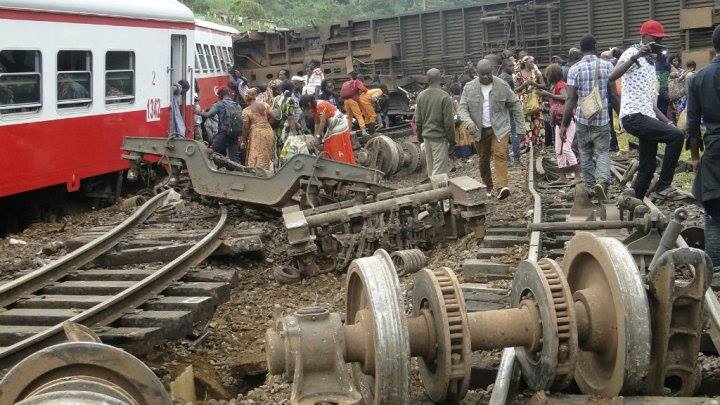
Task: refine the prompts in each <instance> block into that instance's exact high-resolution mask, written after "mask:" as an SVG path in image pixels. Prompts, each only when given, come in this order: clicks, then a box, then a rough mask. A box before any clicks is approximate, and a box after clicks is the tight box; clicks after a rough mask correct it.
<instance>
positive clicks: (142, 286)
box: [0, 193, 227, 369]
mask: <svg viewBox="0 0 720 405" xmlns="http://www.w3.org/2000/svg"><path fill="white" fill-rule="evenodd" d="M163 196H164V193H163V194H160V195H159V196H157V197H156V198H158V200H160V199H162V197H163ZM153 201H155V198H153V200H150V201H149V202H148V203H150V202H153ZM153 204H154V203H153ZM158 205H159V204H158ZM155 208H156V207H155ZM138 211H140V210H138ZM142 212H144V211H142ZM136 214H137V212H136ZM143 215H144V214H143ZM143 215H139V216H136V215H135V214H133V216H132V217H131V218H128V220H126V221H125V222H123V224H121V226H123V225H124V224H126V222H128V221H130V223H132V224H137V223H138V222H137V218H140V217H142V216H143ZM147 215H149V214H147ZM144 218H147V216H145V217H144ZM131 220H132V221H131ZM226 224H227V210H226V208H225V207H224V206H221V208H220V220H219V221H218V223H217V225H215V227H214V228H213V230H212V231H210V233H208V234H207V235H206V236H205V237H204V238H203V239H201V240H200V241H199V242H198V243H197V244H195V245H194V246H193V247H191V248H190V249H189V250H187V251H186V252H185V253H183V254H182V255H180V256H179V257H177V258H176V259H175V260H173V261H172V262H170V263H168V264H166V265H165V266H163V267H162V268H161V269H159V270H158V271H156V272H154V273H153V274H151V275H149V276H147V277H145V278H144V279H142V280H140V281H138V282H137V283H136V284H134V285H133V286H132V287H129V288H127V289H125V290H123V291H122V292H120V293H118V294H116V295H114V296H113V297H112V298H109V299H108V300H106V301H103V302H101V303H99V304H97V305H95V306H94V307H92V308H89V309H87V310H84V311H82V312H81V313H79V314H77V315H75V316H73V317H72V318H70V319H67V321H69V322H74V323H78V324H81V325H84V326H87V327H94V326H104V325H108V324H110V323H111V322H113V321H115V320H117V319H118V318H120V317H121V316H122V315H123V314H125V313H127V312H128V311H129V310H131V309H134V308H136V307H138V306H140V305H141V304H142V303H144V302H145V301H147V300H148V299H149V298H152V297H154V296H155V295H157V294H159V293H160V292H161V291H162V290H164V289H166V288H167V287H168V286H169V285H170V284H172V283H173V282H175V281H177V280H178V279H180V278H181V277H182V276H184V275H185V273H186V272H187V271H188V270H190V269H191V268H192V267H193V266H195V265H197V264H199V263H200V262H202V261H203V260H205V258H207V257H208V256H209V255H210V254H211V253H212V252H213V251H214V250H215V249H217V247H218V246H219V245H220V244H221V243H222V239H221V236H222V235H223V230H224V228H225V226H226ZM116 229H117V228H116ZM116 229H113V230H112V231H110V232H108V233H107V234H105V235H103V236H102V237H100V238H99V239H98V240H95V241H93V242H91V243H90V244H88V245H86V246H97V245H98V244H100V242H99V241H101V240H103V241H104V240H106V239H108V238H109V237H112V236H114V232H115V231H116ZM123 229H125V228H123ZM119 238H120V237H118V238H117V239H119ZM113 240H114V238H113ZM116 243H117V242H116ZM103 246H104V245H103ZM111 246H112V245H110V247H111ZM88 249H89V248H88ZM88 249H85V247H83V248H81V249H79V250H88ZM106 250H107V249H105V250H103V252H104V251H106ZM100 254H102V252H101V253H98V254H97V255H95V256H93V258H94V257H97V256H99V255H100ZM90 260H92V259H90ZM63 274H65V273H63ZM58 278H59V277H58ZM18 288H21V287H18ZM63 340H64V331H63V324H62V323H59V324H56V325H54V326H51V327H49V328H48V329H45V330H44V331H42V332H40V333H37V334H35V335H32V336H30V337H28V338H27V339H24V340H21V341H19V342H17V343H15V344H13V345H12V346H9V347H6V348H3V349H2V350H0V369H4V368H7V367H10V366H12V365H14V364H15V363H17V362H19V361H21V360H22V359H24V358H26V357H27V356H29V355H31V354H32V353H34V352H36V351H38V350H40V349H42V348H44V347H47V346H50V345H52V344H55V343H58V342H61V341H63Z"/></svg>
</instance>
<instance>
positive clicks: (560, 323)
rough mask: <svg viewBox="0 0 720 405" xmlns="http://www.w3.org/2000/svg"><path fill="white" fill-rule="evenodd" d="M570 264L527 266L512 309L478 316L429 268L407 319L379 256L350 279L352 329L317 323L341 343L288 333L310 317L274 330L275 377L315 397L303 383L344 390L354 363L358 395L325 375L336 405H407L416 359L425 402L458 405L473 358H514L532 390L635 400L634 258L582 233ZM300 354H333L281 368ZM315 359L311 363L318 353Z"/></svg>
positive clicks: (639, 348) (640, 364)
mask: <svg viewBox="0 0 720 405" xmlns="http://www.w3.org/2000/svg"><path fill="white" fill-rule="evenodd" d="M593 246H595V248H593ZM564 262H565V263H566V266H565V268H564V269H563V268H561V267H560V266H559V265H558V264H557V263H556V262H554V261H552V260H549V259H542V260H541V261H539V262H537V263H535V262H530V261H525V262H522V263H521V265H520V267H519V268H518V270H517V273H516V279H515V283H514V285H513V289H512V295H511V302H512V304H513V308H510V309H502V310H494V311H484V312H475V313H467V311H466V310H465V306H464V299H463V296H462V290H461V289H460V286H459V284H458V282H457V279H456V277H455V275H454V274H453V272H452V271H451V270H450V269H448V268H440V269H437V270H434V271H431V270H429V269H423V270H421V271H420V272H418V273H417V274H415V281H414V290H413V294H412V311H411V314H410V315H405V311H404V309H403V299H402V297H403V294H402V293H401V291H400V288H399V281H398V278H397V274H396V271H395V269H394V266H393V264H392V260H391V259H390V257H389V255H388V254H387V253H385V252H384V251H382V250H379V251H377V252H376V253H375V254H374V255H373V256H371V257H366V258H362V259H357V260H355V261H354V262H353V264H352V265H351V267H350V269H349V273H348V286H347V320H346V322H345V324H344V325H343V324H342V322H341V320H340V319H341V318H340V316H339V315H337V316H326V317H324V318H323V320H322V321H321V320H317V321H316V322H323V323H324V326H322V325H321V326H318V328H317V329H316V330H325V331H336V332H333V336H335V337H334V338H332V339H330V338H328V335H327V332H324V333H304V334H289V333H287V331H286V330H285V329H287V328H288V327H290V326H291V325H296V324H298V323H299V319H300V318H302V319H306V318H307V317H306V316H305V315H304V313H301V312H298V313H296V315H293V316H288V317H285V318H283V320H282V321H281V322H279V323H278V325H280V327H279V328H276V329H275V330H273V329H271V330H268V332H267V342H268V343H267V344H268V346H267V348H266V354H267V358H268V365H269V370H270V372H271V373H275V374H279V373H281V372H284V373H285V375H286V377H288V378H290V380H292V379H293V378H294V379H295V385H297V384H298V376H305V377H303V379H302V381H303V382H304V384H306V386H308V387H310V386H314V385H313V384H310V383H309V382H308V379H307V375H313V373H317V372H318V371H319V370H328V369H329V368H328V367H329V365H331V364H334V365H336V366H333V370H335V371H334V372H336V373H339V374H338V375H337V376H336V378H335V379H334V381H340V382H344V381H348V379H349V378H350V377H349V376H348V375H347V373H346V372H345V371H344V370H346V369H345V367H338V366H337V364H345V363H351V364H352V367H351V368H352V378H351V380H352V381H353V383H354V385H355V387H350V388H348V387H347V386H346V385H342V386H341V384H335V383H333V384H331V385H333V389H329V387H328V385H327V381H328V380H327V376H325V378H324V379H323V381H325V386H326V388H327V390H329V391H331V392H333V393H335V394H334V395H333V396H332V398H338V397H343V396H345V397H347V398H349V400H348V401H350V402H340V403H353V402H352V401H355V400H356V399H357V398H356V397H354V396H352V395H351V394H352V393H357V392H360V393H361V394H362V397H363V400H364V401H365V402H366V403H407V401H408V396H409V386H408V380H409V375H408V367H409V358H410V357H416V358H417V359H418V361H419V364H420V377H421V379H422V381H423V383H424V385H425V389H426V393H427V394H428V396H429V397H430V398H431V399H432V400H434V401H437V402H443V401H454V400H460V399H462V398H463V397H464V396H465V393H466V392H467V389H468V384H469V377H470V353H471V352H472V351H474V350H491V349H499V348H504V347H516V350H517V353H518V355H517V356H518V361H519V363H520V365H521V367H522V371H523V373H522V374H523V377H524V378H525V381H526V383H527V384H528V386H530V387H531V388H533V389H536V390H544V389H548V388H550V387H553V388H556V389H560V388H563V387H565V386H567V385H568V384H569V383H570V382H571V381H572V378H573V377H575V380H576V381H578V384H579V386H580V387H581V389H582V390H583V392H585V393H588V394H598V395H617V394H619V393H620V392H625V391H634V390H637V389H639V388H640V382H641V381H642V378H643V376H644V375H645V374H646V373H647V366H648V362H649V329H648V328H649V314H648V307H647V297H646V296H645V291H644V289H643V286H642V281H641V280H640V278H639V275H638V272H637V268H636V267H635V264H634V262H633V260H632V257H631V256H630V254H629V253H628V252H627V250H625V249H624V248H623V247H622V244H620V242H618V241H617V240H615V239H611V238H598V237H596V236H593V235H591V234H587V233H581V234H579V235H578V236H576V238H574V239H573V240H572V241H571V242H570V244H569V247H568V253H567V256H566V258H565V261H564ZM580 269H582V270H580ZM301 311H303V310H301ZM282 325H285V326H284V327H283V326H282ZM283 328H285V329H283ZM303 347H305V348H313V349H312V350H314V351H315V352H316V353H318V354H319V353H320V352H318V350H320V351H321V352H323V353H325V354H324V355H322V356H321V358H317V359H315V360H313V361H310V360H305V362H304V363H303V364H304V367H306V368H304V369H302V370H298V369H297V363H295V366H294V367H288V363H287V361H286V360H284V359H288V358H290V357H293V356H294V357H297V356H298V354H297V353H299V352H302V351H303V349H302V348H303ZM322 347H324V349H321V348H322ZM307 350H309V349H307ZM307 350H306V351H305V352H302V355H303V356H309V355H310V354H311V352H308V351H307ZM292 353H295V354H292ZM331 354H332V355H331ZM580 359H585V360H583V361H580ZM600 360H602V361H600ZM322 364H326V366H321V365H322ZM309 392H310V391H309V390H304V391H303V390H300V391H298V390H294V391H293V397H292V398H291V403H306V399H307V398H309V397H308V396H307V395H306V393H309ZM341 394H342V395H341ZM312 397H313V398H315V399H317V397H316V396H312Z"/></svg>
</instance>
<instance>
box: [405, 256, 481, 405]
mask: <svg viewBox="0 0 720 405" xmlns="http://www.w3.org/2000/svg"><path fill="white" fill-rule="evenodd" d="M423 311H430V313H431V314H432V317H431V318H432V320H433V322H434V325H430V326H431V327H434V329H435V336H436V339H437V341H436V345H437V349H436V356H435V359H434V360H432V361H427V360H425V359H423V358H422V357H418V362H419V363H420V378H421V379H422V381H423V383H424V385H425V390H426V393H427V395H428V396H429V397H430V398H431V399H432V400H433V401H435V402H440V403H442V402H445V401H458V400H461V399H462V398H464V397H465V394H466V393H467V390H468V385H469V383H470V355H471V353H472V352H471V350H470V333H469V331H468V327H467V319H466V316H467V315H466V313H467V312H466V310H465V299H464V298H463V294H462V290H461V289H460V284H459V283H458V280H457V277H456V276H455V273H453V271H452V270H450V269H449V268H447V267H441V268H439V269H436V270H430V269H423V270H422V271H420V272H418V273H417V274H416V276H415V281H414V288H413V311H412V316H414V317H415V316H422V315H423Z"/></svg>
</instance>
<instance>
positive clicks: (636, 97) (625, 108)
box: [618, 46, 660, 119]
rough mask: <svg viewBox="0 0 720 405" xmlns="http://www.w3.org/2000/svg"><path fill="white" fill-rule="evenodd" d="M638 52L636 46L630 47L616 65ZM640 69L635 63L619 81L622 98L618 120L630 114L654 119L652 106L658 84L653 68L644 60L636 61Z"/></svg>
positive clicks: (654, 102) (655, 99)
mask: <svg viewBox="0 0 720 405" xmlns="http://www.w3.org/2000/svg"><path fill="white" fill-rule="evenodd" d="M638 52H640V50H639V49H638V48H637V47H636V46H631V47H630V48H628V49H627V50H625V52H623V54H622V55H621V56H620V59H618V64H620V63H625V62H627V61H628V60H630V58H632V56H633V55H635V54H637V53H638ZM638 63H639V64H640V67H638V66H637V65H636V64H635V63H633V64H632V65H630V69H628V70H627V72H625V74H624V75H623V76H622V78H621V79H620V83H622V97H621V98H620V118H621V119H622V118H623V117H624V116H626V115H630V114H638V113H639V114H642V115H645V116H648V117H651V118H656V116H655V109H654V106H655V104H656V103H657V96H658V90H659V87H660V83H659V82H658V78H657V73H655V66H654V65H652V64H651V63H649V62H648V61H647V60H646V58H640V59H638Z"/></svg>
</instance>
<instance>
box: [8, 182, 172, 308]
mask: <svg viewBox="0 0 720 405" xmlns="http://www.w3.org/2000/svg"><path fill="white" fill-rule="evenodd" d="M169 192H170V190H166V191H164V192H162V193H160V194H158V195H156V196H155V197H153V198H151V199H150V200H148V201H147V202H146V203H145V204H143V205H142V206H141V207H140V208H138V209H137V210H135V212H133V214H132V215H131V216H130V217H128V218H127V219H126V220H125V221H123V222H122V223H120V225H118V226H117V227H115V228H113V229H111V230H110V231H108V232H107V233H105V234H104V235H103V236H101V237H99V238H97V239H95V240H94V241H92V242H90V243H88V244H86V245H84V246H82V247H81V248H79V249H77V250H75V251H73V252H71V253H70V254H67V255H65V256H63V257H61V258H60V259H58V260H55V261H54V262H52V263H50V264H48V265H46V266H43V267H42V268H39V269H37V270H35V271H32V272H30V273H28V274H26V275H24V276H22V277H19V278H17V279H15V280H13V281H10V282H9V283H7V284H3V285H2V286H0V307H5V306H7V305H10V304H12V303H13V302H15V301H17V300H18V299H20V297H22V296H23V295H26V294H30V293H33V292H35V291H37V290H39V289H41V288H42V287H44V286H45V285H47V284H48V283H51V282H53V281H56V280H58V279H59V278H62V277H64V276H65V275H67V274H68V273H70V272H71V271H73V270H76V269H78V268H80V267H82V266H83V265H85V264H87V263H90V262H91V261H93V260H95V259H96V258H97V257H98V256H100V255H102V254H103V253H105V252H107V251H108V250H110V249H111V248H112V247H113V246H115V245H117V244H118V242H120V240H121V239H122V238H123V237H124V236H125V235H127V234H128V232H130V231H131V230H132V229H134V228H135V226H137V225H138V224H141V223H143V222H145V220H146V219H147V218H148V217H149V216H150V215H152V213H153V212H155V210H156V209H157V208H158V207H160V205H161V204H162V200H163V199H164V198H165V196H167V194H168V193H169Z"/></svg>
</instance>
